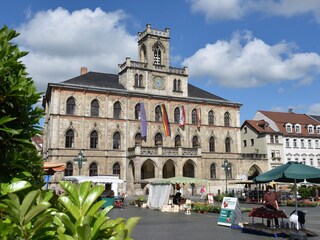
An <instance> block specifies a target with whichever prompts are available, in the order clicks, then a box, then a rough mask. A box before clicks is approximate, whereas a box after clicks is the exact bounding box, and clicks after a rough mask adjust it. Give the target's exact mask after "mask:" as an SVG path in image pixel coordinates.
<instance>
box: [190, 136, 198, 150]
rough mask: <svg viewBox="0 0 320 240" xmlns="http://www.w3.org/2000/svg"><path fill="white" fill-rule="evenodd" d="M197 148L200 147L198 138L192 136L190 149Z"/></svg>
mask: <svg viewBox="0 0 320 240" xmlns="http://www.w3.org/2000/svg"><path fill="white" fill-rule="evenodd" d="M198 146H200V144H199V139H198V136H194V137H193V138H192V147H193V148H195V147H198Z"/></svg>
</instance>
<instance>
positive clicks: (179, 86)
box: [178, 80, 181, 91]
mask: <svg viewBox="0 0 320 240" xmlns="http://www.w3.org/2000/svg"><path fill="white" fill-rule="evenodd" d="M178 91H181V80H178Z"/></svg>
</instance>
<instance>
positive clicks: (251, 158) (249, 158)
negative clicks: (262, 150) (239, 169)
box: [242, 153, 267, 160]
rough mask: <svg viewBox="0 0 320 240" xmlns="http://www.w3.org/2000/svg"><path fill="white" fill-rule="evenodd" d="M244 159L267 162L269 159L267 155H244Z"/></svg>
mask: <svg viewBox="0 0 320 240" xmlns="http://www.w3.org/2000/svg"><path fill="white" fill-rule="evenodd" d="M242 158H243V159H246V160H265V159H267V154H258V153H242Z"/></svg>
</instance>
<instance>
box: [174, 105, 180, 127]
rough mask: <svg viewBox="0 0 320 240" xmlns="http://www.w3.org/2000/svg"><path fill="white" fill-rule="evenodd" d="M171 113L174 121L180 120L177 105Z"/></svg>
mask: <svg viewBox="0 0 320 240" xmlns="http://www.w3.org/2000/svg"><path fill="white" fill-rule="evenodd" d="M173 115H174V122H175V123H179V121H180V109H179V108H178V107H176V108H175V109H174V113H173Z"/></svg>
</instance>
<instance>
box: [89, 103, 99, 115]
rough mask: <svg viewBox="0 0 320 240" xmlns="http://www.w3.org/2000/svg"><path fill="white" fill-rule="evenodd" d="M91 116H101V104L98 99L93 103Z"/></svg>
mask: <svg viewBox="0 0 320 240" xmlns="http://www.w3.org/2000/svg"><path fill="white" fill-rule="evenodd" d="M91 116H92V117H98V116H99V102H98V100H97V99H94V100H93V101H92V102H91Z"/></svg>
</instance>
